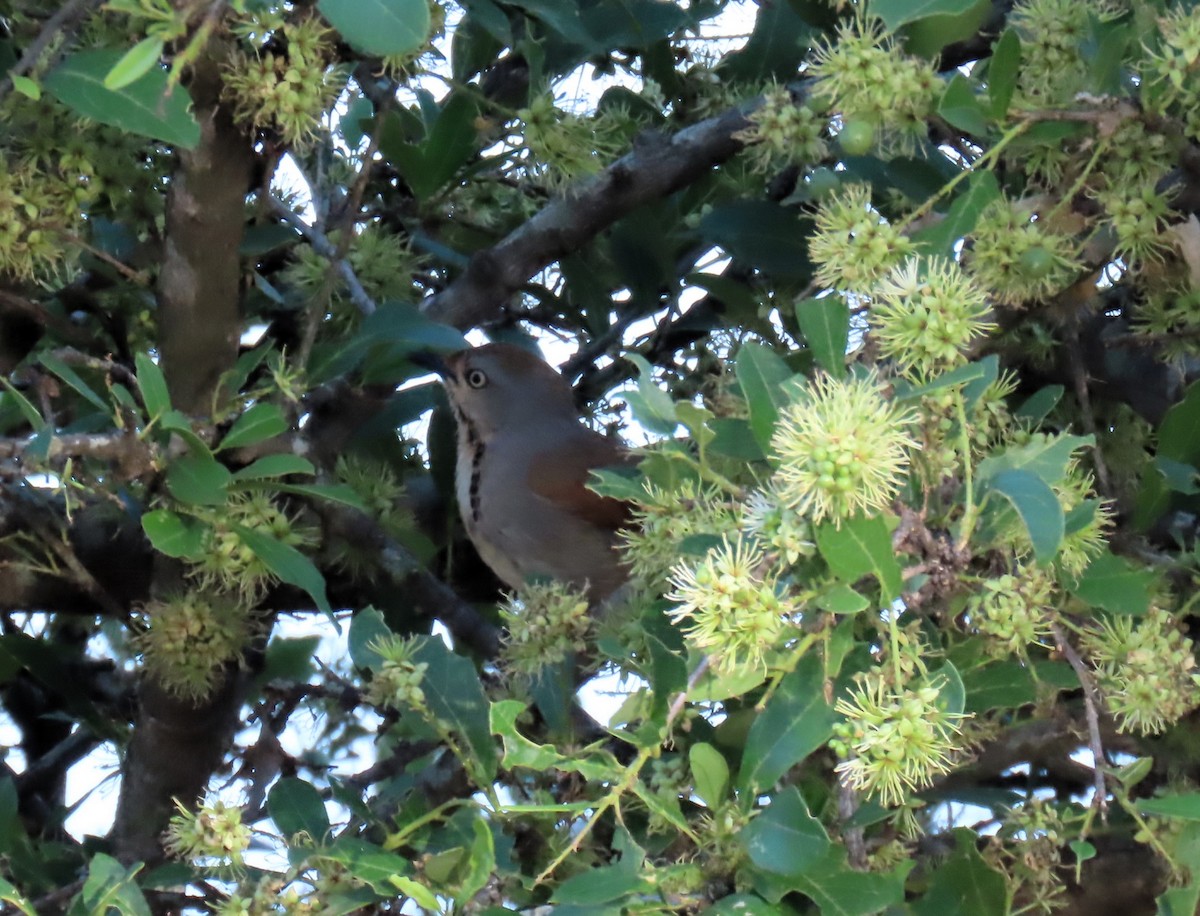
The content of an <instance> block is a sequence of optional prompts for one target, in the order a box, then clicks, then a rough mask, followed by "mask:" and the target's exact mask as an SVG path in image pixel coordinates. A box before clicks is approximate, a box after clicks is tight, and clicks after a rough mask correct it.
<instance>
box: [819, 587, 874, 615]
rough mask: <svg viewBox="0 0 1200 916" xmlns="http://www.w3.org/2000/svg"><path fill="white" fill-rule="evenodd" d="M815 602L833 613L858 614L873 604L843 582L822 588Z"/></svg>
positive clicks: (824, 609) (822, 608)
mask: <svg viewBox="0 0 1200 916" xmlns="http://www.w3.org/2000/svg"><path fill="white" fill-rule="evenodd" d="M814 603H815V604H816V605H817V607H819V608H820V609H821V610H823V611H829V613H831V614H858V613H859V612H861V611H865V610H866V609H867V608H869V607H870V606H871V602H870V601H868V600H867V599H866V598H865V597H863V596H862V595H860V594H859V593H858V592H856V591H855V590H854V589H852V588H851V587H850V586H849V585H846V584H845V583H842V582H838V583H835V584H833V585H831V586H829V588H826V589H824V590H822V591H821V593H820V594H818V595H817V597H816V598H815V599H814Z"/></svg>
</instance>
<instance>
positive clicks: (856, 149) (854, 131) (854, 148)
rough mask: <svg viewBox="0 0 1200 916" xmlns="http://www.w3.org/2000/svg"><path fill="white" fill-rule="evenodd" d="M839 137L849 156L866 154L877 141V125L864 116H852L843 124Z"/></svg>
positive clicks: (843, 150)
mask: <svg viewBox="0 0 1200 916" xmlns="http://www.w3.org/2000/svg"><path fill="white" fill-rule="evenodd" d="M837 139H838V145H839V146H840V147H841V148H842V152H844V153H845V154H846V155H847V156H865V155H866V154H867V153H868V152H870V150H871V146H872V144H873V143H874V142H875V125H874V124H872V123H871V122H870V121H868V120H866V119H864V118H850V119H849V120H848V121H846V123H845V124H843V125H842V129H841V131H840V132H839V133H838V136H837Z"/></svg>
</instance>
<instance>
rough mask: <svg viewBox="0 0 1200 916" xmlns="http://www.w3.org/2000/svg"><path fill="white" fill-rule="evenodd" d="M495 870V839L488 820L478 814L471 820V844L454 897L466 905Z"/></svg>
mask: <svg viewBox="0 0 1200 916" xmlns="http://www.w3.org/2000/svg"><path fill="white" fill-rule="evenodd" d="M495 870H496V840H495V837H493V836H492V831H491V828H490V827H489V826H488V822H487V821H486V820H485V819H484V818H483V817H480V816H476V817H474V818H473V819H472V820H471V845H470V847H469V848H468V850H467V861H466V867H465V868H464V869H463V870H462V873H461V875H460V876H459V879H458V888H457V890H456V891H455V894H454V899H455V900H457V901H458V902H459V903H460V904H462V905H463V906H464V908H465V907H466V904H467V903H468V902H470V901H471V900H472V899H473V898H474V897H475V895H476V894H478V893H479V892H480V891H481V890H483V888H484V887H485V886H486V885H487V883H488V881H489V879H491V877H492V873H493V872H494V871H495Z"/></svg>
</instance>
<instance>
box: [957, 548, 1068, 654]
mask: <svg viewBox="0 0 1200 916" xmlns="http://www.w3.org/2000/svg"><path fill="white" fill-rule="evenodd" d="M1053 602H1054V583H1053V582H1052V581H1051V580H1050V578H1049V577H1048V576H1047V575H1046V574H1045V573H1044V572H1042V571H1041V570H1039V569H1038V568H1037V567H1025V568H1023V569H1021V570H1019V571H1018V572H1016V573H1006V574H1005V575H1003V576H997V577H996V578H992V579H985V580H984V582H983V587H982V590H981V591H980V592H979V593H978V594H977V595H975V596H974V597H972V598H971V600H970V601H969V602H968V603H967V614H968V615H969V617H970V622H971V624H972V625H973V626H974V627H976V628H977V629H978V630H979V632H980V633H983V634H984V635H986V636H989V637H991V638H992V640H993V641H994V642H993V645H994V646H995V649H996V650H997V651H998V652H1001V653H1009V652H1011V653H1015V654H1017V655H1024V654H1025V653H1026V652H1027V651H1028V649H1029V646H1030V645H1032V644H1040V643H1041V642H1042V640H1043V639H1044V638H1045V637H1047V636H1049V635H1050V617H1049V615H1048V613H1047V612H1048V611H1049V610H1050V609H1051V607H1052V606H1053Z"/></svg>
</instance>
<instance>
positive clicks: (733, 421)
mask: <svg viewBox="0 0 1200 916" xmlns="http://www.w3.org/2000/svg"><path fill="white" fill-rule="evenodd" d="M708 425H709V428H710V429H711V430H712V431H713V440H712V442H711V443H710V444H709V449H710V450H711V451H713V452H715V453H716V454H718V455H724V456H726V457H727V458H736V459H738V460H739V461H765V460H766V458H767V454H766V452H765V451H764V450H763V447H762V446H761V445H759V444H758V440H757V439H755V437H754V432H753V430H752V429H751V426H750V423H749V422H748V421H747V420H743V419H742V418H741V417H717V418H716V419H715V420H713V421H712V422H710V423H709V424H708Z"/></svg>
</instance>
